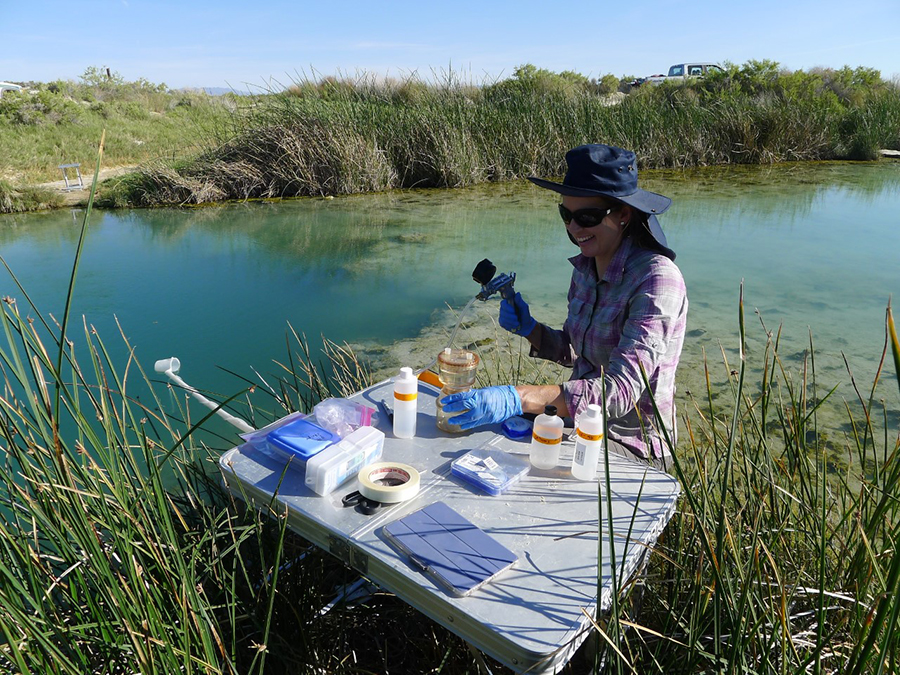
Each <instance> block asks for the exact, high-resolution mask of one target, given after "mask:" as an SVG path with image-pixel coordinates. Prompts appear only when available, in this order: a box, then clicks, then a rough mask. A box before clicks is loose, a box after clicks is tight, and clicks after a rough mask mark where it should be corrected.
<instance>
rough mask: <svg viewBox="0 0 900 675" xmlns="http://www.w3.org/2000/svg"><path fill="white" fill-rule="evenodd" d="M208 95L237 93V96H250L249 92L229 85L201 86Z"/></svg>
mask: <svg viewBox="0 0 900 675" xmlns="http://www.w3.org/2000/svg"><path fill="white" fill-rule="evenodd" d="M203 91H205V92H206V93H207V94H209V95H210V96H222V94H237V95H238V96H250V95H251V92H249V91H241V90H239V89H232V88H231V87H203Z"/></svg>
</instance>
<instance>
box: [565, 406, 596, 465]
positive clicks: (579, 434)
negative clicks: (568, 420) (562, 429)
mask: <svg viewBox="0 0 900 675" xmlns="http://www.w3.org/2000/svg"><path fill="white" fill-rule="evenodd" d="M602 449H603V408H601V407H600V406H599V405H596V404H594V403H592V404H590V405H589V406H588V407H587V410H585V411H584V412H583V413H582V414H581V415H580V416H579V417H578V427H577V428H576V430H575V455H574V456H573V457H572V475H573V476H574V477H575V478H577V479H578V480H594V479H595V478H596V477H597V462H598V461H599V460H600V451H601V450H602Z"/></svg>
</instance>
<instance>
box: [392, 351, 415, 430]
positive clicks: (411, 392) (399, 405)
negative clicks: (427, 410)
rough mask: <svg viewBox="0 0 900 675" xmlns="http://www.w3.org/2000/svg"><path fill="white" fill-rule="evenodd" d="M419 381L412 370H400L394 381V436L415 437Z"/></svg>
mask: <svg viewBox="0 0 900 675" xmlns="http://www.w3.org/2000/svg"><path fill="white" fill-rule="evenodd" d="M418 395H419V380H418V379H417V378H416V376H415V375H413V371H412V368H401V369H400V374H399V375H398V376H397V377H396V379H395V380H394V436H396V437H397V438H413V437H414V436H415V435H416V410H417V409H418V407H419V402H418V401H417V400H416V399H417V397H418Z"/></svg>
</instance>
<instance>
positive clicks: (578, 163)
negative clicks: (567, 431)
mask: <svg viewBox="0 0 900 675" xmlns="http://www.w3.org/2000/svg"><path fill="white" fill-rule="evenodd" d="M566 165H567V167H568V170H567V172H566V176H565V179H564V180H563V182H562V183H555V182H553V181H549V180H543V179H540V178H534V177H531V178H529V180H531V181H532V182H533V183H535V184H536V185H539V186H540V187H543V188H547V189H549V190H553V191H554V192H558V193H559V194H560V195H562V204H560V205H559V213H560V215H561V216H562V219H563V222H564V223H565V226H566V232H567V234H568V237H569V239H570V240H571V241H572V243H573V244H575V245H576V246H578V248H579V249H580V252H579V254H578V255H576V256H574V257H573V258H570V259H569V261H570V262H571V263H572V266H573V267H574V270H573V272H572V281H571V284H570V286H569V295H568V299H569V311H568V317H567V318H566V322H565V324H564V325H563V328H562V330H554V329H552V328H549V327H548V326H545V325H543V324H541V323H538V322H537V321H535V319H533V318H532V317H531V312H530V311H529V308H528V304H527V303H526V302H525V301H524V300H523V299H522V296H521V295H520V294H519V293H516V295H515V298H514V301H513V302H512V303H510V302H507V301H506V300H503V301H502V302H501V304H500V319H499V320H500V325H501V326H502V327H503V328H505V329H506V330H508V331H510V332H513V333H515V334H517V335H521V336H523V337H524V338H526V339H527V340H528V341H529V342H530V343H531V355H532V356H536V357H538V358H543V359H548V360H551V361H555V362H557V363H561V364H563V365H565V366H571V367H572V377H571V379H570V380H569V381H568V382H566V383H563V384H559V385H547V386H532V385H523V386H518V387H513V386H500V387H487V388H484V389H476V390H472V391H469V392H465V393H462V394H452V395H450V396H447V397H445V398H444V399H442V401H441V404H442V405H443V407H444V410H445V411H447V412H463V414H461V415H459V416H457V417H455V418H454V423H455V424H458V425H459V426H461V427H462V428H463V429H471V428H473V427H476V426H480V425H482V424H491V423H497V422H502V421H503V420H505V419H507V418H508V417H511V416H513V415H518V414H521V413H523V412H525V413H541V412H543V410H544V406H545V405H548V404H549V405H555V406H556V408H557V410H558V412H559V414H560V415H561V416H572V417H575V416H577V415H578V414H579V413H581V411H583V410H584V409H585V408H586V407H587V405H588V404H590V403H598V404H599V403H601V402H602V397H603V393H602V392H603V388H604V385H605V390H606V411H607V419H608V429H609V440H610V446H611V448H613V449H614V450H616V451H619V452H624V453H625V454H628V453H631V454H632V455H635V456H637V457H640V458H642V459H645V460H648V461H650V462H651V463H653V464H654V465H655V466H657V467H659V468H662V469H668V468H669V466H670V463H671V458H670V456H669V453H670V446H669V444H668V443H667V442H666V440H665V439H666V436H667V435H668V438H669V440H670V441H671V444H672V446H674V443H675V402H674V394H675V369H676V367H677V365H678V358H679V356H680V355H681V346H682V343H683V341H684V332H685V326H686V323H687V309H688V301H687V294H686V291H685V286H684V279H683V278H682V276H681V272H680V270H679V269H678V267H677V266H676V265H675V263H674V262H673V261H674V259H675V253H674V252H673V251H672V250H671V249H670V248H668V246H667V244H666V238H665V235H664V234H663V231H662V229H661V228H660V225H659V221H658V220H657V218H656V216H657V215H658V214H661V213H662V212H664V211H665V210H666V209H667V208H669V205H670V204H671V203H672V200H671V199H669V198H668V197H664V196H662V195H658V194H656V193H653V192H648V191H646V190H642V189H640V188H638V186H637V162H636V160H635V156H634V153H633V152H630V151H628V150H622V149H621V148H616V147H613V146H607V145H582V146H579V147H577V148H574V149H573V150H570V151H569V152H568V153H566ZM642 370H643V372H644V373H645V376H646V382H649V385H650V387H649V390H648V388H647V386H646V384H645V379H644V377H645V376H644V375H643V374H642ZM654 402H655V404H656V408H657V409H658V411H659V413H660V416H661V418H662V425H661V424H660V423H659V420H658V419H657V417H656V416H655V414H654V410H653V403H654ZM663 427H664V428H663Z"/></svg>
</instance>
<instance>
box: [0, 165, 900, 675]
mask: <svg viewBox="0 0 900 675" xmlns="http://www.w3.org/2000/svg"><path fill="white" fill-rule="evenodd" d="M95 182H96V181H95ZM89 216H90V212H89V211H88V212H87V213H86V215H85V219H84V223H83V226H82V228H83V233H82V234H83V235H84V232H86V228H87V227H88V221H89ZM82 238H83V236H82ZM76 272H77V259H76V261H75V263H74V264H73V274H72V283H71V284H70V289H69V297H70V298H71V296H72V293H73V292H74V291H73V289H74V288H75V278H76ZM18 293H19V294H20V295H21V296H22V297H24V298H25V304H26V305H27V308H26V311H24V312H23V311H20V309H19V303H18V302H17V301H16V300H13V299H12V298H5V299H4V306H3V311H2V313H0V326H2V331H3V340H2V341H0V374H2V378H3V393H2V395H0V422H2V424H0V438H2V440H0V444H2V452H3V455H2V459H0V631H2V637H0V670H3V671H8V672H22V673H32V672H33V673H85V672H148V673H149V672H161V673H162V672H164V673H171V672H204V673H231V672H240V673H244V672H247V673H255V672H275V673H281V672H355V673H358V672H390V671H393V672H430V671H434V670H437V671H439V672H443V673H463V672H472V671H473V670H474V668H475V660H474V657H473V656H472V655H471V653H470V652H469V651H468V650H467V649H466V647H465V645H464V643H463V642H462V641H461V640H460V639H459V638H456V637H455V636H453V635H452V634H450V633H449V632H448V631H446V630H445V629H443V628H441V627H440V626H437V625H436V624H434V623H432V622H430V621H428V620H425V619H424V618H423V617H422V616H421V615H419V614H418V613H417V612H416V611H415V610H413V609H412V608H410V607H408V606H406V605H405V604H404V603H402V602H401V601H399V600H398V599H397V598H395V597H393V596H391V595H390V594H384V593H380V594H376V595H375V596H374V597H372V598H370V599H368V600H366V601H365V602H364V603H363V604H362V605H360V606H355V607H354V606H348V605H346V604H338V605H337V606H336V607H335V608H334V609H332V610H331V611H329V612H327V613H324V614H323V613H322V608H323V607H324V606H325V605H326V604H327V603H328V602H329V600H330V599H331V598H332V597H333V595H334V593H335V592H336V591H338V590H340V589H341V588H343V587H344V586H346V585H347V584H348V583H350V582H351V581H352V580H353V578H354V576H355V575H354V573H353V572H352V571H350V570H348V569H347V568H345V567H344V566H343V565H341V564H340V563H338V562H336V561H335V560H334V559H332V558H330V557H329V556H328V554H326V553H324V552H321V551H318V550H317V549H315V547H312V546H310V545H309V544H307V543H306V542H304V541H303V540H301V539H300V538H299V537H296V536H294V535H291V534H290V533H289V532H288V531H287V529H286V523H287V521H286V518H285V514H284V513H283V511H282V509H281V507H279V506H278V504H277V502H276V501H275V500H271V501H268V502H264V503H260V502H257V501H255V500H254V499H252V498H250V497H249V496H248V495H243V499H242V500H237V501H236V500H233V499H232V498H231V497H230V496H229V494H228V493H227V492H225V491H224V490H223V488H222V486H221V485H220V484H219V481H218V478H217V476H216V471H215V462H217V461H218V457H219V452H218V451H216V450H215V449H213V448H209V447H207V446H205V445H203V444H202V443H200V442H199V441H198V440H196V436H197V432H198V431H199V430H200V429H202V428H204V427H205V426H206V423H207V420H208V419H209V417H210V416H211V415H212V413H207V414H206V416H205V417H203V418H201V419H199V420H192V419H191V415H190V411H189V409H188V408H187V404H186V399H185V396H184V393H183V392H179V391H177V390H171V393H170V394H169V395H167V398H166V400H165V401H163V400H161V399H160V397H159V395H158V390H159V389H160V387H161V386H162V385H160V383H158V382H153V381H152V380H151V379H150V377H148V375H147V374H146V373H145V372H144V370H143V369H142V368H141V365H140V363H139V362H138V361H137V360H136V359H135V358H134V355H133V350H132V349H131V346H130V345H128V343H127V339H126V338H124V335H123V337H122V338H121V339H123V340H126V346H127V347H128V353H129V356H128V358H127V359H126V362H125V363H124V364H114V363H113V362H112V359H111V358H110V357H109V353H108V351H107V348H106V345H105V343H104V341H103V339H102V338H101V336H99V335H97V334H96V332H95V331H94V330H93V329H92V327H91V326H90V325H89V324H88V323H87V322H86V321H85V322H83V325H82V329H81V330H80V331H78V332H79V333H80V335H78V337H76V336H74V335H71V334H70V329H69V325H70V324H69V318H68V317H69V313H68V309H66V311H65V313H64V315H63V323H62V325H58V324H57V323H56V322H55V321H53V320H51V319H49V318H48V319H45V318H44V315H43V314H42V313H41V312H40V309H39V308H37V307H35V306H33V305H32V304H31V302H30V300H29V299H28V296H27V293H26V291H25V289H22V288H19V289H18ZM67 304H68V303H67ZM737 319H738V321H737V323H738V331H739V340H740V344H741V345H743V344H744V343H745V340H746V336H747V334H748V333H749V332H751V331H752V330H754V329H753V328H750V327H748V326H747V325H746V324H745V321H744V312H743V305H742V303H739V305H738V317H737ZM63 326H65V330H63ZM756 330H761V331H762V332H763V334H764V335H765V336H766V340H767V346H766V349H765V350H763V351H761V352H759V356H757V357H755V358H759V359H761V361H762V363H761V364H759V365H761V366H762V367H761V368H760V369H759V370H761V373H762V374H761V379H760V381H759V382H750V381H749V378H748V377H747V373H749V372H755V370H754V369H751V368H749V367H748V362H749V359H751V358H753V356H752V354H748V353H747V352H746V351H745V350H743V349H741V351H740V355H739V362H738V363H729V362H728V360H727V359H726V358H725V357H724V352H723V358H722V362H721V363H717V364H711V363H709V362H707V363H706V365H705V369H706V381H707V391H706V392H704V393H703V394H700V393H699V392H698V394H697V395H696V396H692V395H690V396H689V399H688V400H689V403H690V405H688V406H686V409H684V410H682V419H681V424H680V427H681V438H680V440H679V442H678V444H677V447H676V448H675V453H674V457H675V466H674V469H673V473H674V474H675V475H676V476H677V477H678V479H679V481H680V482H681V485H682V487H683V491H684V492H683V497H682V500H681V504H680V507H679V509H678V511H677V512H676V514H675V516H674V517H673V519H672V521H671V522H670V523H669V525H668V527H667V528H666V530H665V531H664V533H663V534H662V536H661V538H660V540H659V542H658V544H657V547H656V549H655V552H654V554H653V556H652V557H651V561H650V573H649V576H648V580H647V585H646V588H645V589H644V592H643V601H642V603H635V602H630V601H629V598H627V597H625V598H622V599H621V601H620V600H619V599H618V598H616V600H615V602H614V604H613V612H612V615H611V616H610V617H607V618H605V619H601V621H599V622H598V624H597V625H598V627H599V628H600V629H602V630H603V634H604V635H605V636H606V638H608V641H605V640H604V641H603V642H602V643H601V644H607V645H610V646H609V654H608V656H607V660H608V661H609V662H610V665H611V666H612V667H614V668H615V670H616V671H617V672H648V671H649V672H666V673H671V672H683V673H693V672H722V673H726V672H728V673H730V672H753V673H797V674H799V673H807V672H821V673H826V672H848V673H886V672H893V671H895V670H896V669H897V665H898V664H897V660H898V657H900V654H898V646H900V639H898V628H900V601H898V598H900V556H897V555H895V545H896V541H897V540H898V538H900V499H898V497H900V493H898V491H900V487H898V486H900V461H898V451H900V440H898V430H897V427H896V425H897V411H896V410H889V409H888V408H887V407H886V405H885V404H884V403H882V402H880V399H879V397H878V385H879V384H882V383H881V376H882V371H881V369H879V373H878V375H877V376H876V378H875V381H874V382H873V383H872V385H871V388H869V389H868V390H866V391H863V390H860V388H859V387H858V386H857V383H856V382H855V379H853V375H852V373H850V372H848V377H850V378H851V381H852V382H853V384H854V387H855V391H856V392H857V394H858V400H857V401H855V402H849V401H848V402H847V406H846V407H847V422H848V426H847V431H846V432H845V433H844V434H843V436H844V439H845V441H844V445H845V447H844V448H842V449H841V450H842V451H845V452H846V453H847V454H848V456H850V458H851V462H850V465H849V468H847V469H846V470H840V471H835V470H833V469H832V468H831V467H833V466H834V465H833V464H832V463H830V462H829V453H832V452H835V450H834V446H833V445H832V444H830V443H829V444H825V443H824V442H823V437H824V435H825V433H824V430H822V429H821V428H820V425H819V421H818V417H817V411H818V409H819V407H820V406H821V405H822V403H823V401H825V400H826V399H827V398H828V397H829V396H831V395H832V394H831V392H833V391H834V390H833V389H832V386H833V383H821V382H819V381H818V375H817V373H816V367H815V345H814V343H813V340H812V338H810V349H809V356H808V358H807V360H806V362H805V363H804V364H803V365H802V367H801V369H800V372H792V371H791V370H789V369H788V368H787V367H786V366H785V364H784V362H783V361H782V359H781V358H780V355H779V341H780V330H776V331H770V330H769V329H768V328H767V327H766V326H764V325H761V326H760V327H759V328H758V329H756ZM886 334H887V340H886V343H885V358H887V353H888V350H890V353H891V356H892V358H893V365H894V367H895V370H896V378H897V381H898V383H900V341H898V338H897V333H896V327H895V325H894V321H893V316H892V312H891V309H890V307H888V311H887V315H886ZM521 344H522V342H521V340H519V339H517V338H515V339H510V340H508V341H507V342H506V343H504V342H502V341H492V342H490V343H489V345H494V347H493V349H492V348H489V347H486V348H485V349H484V350H483V351H482V358H483V360H484V362H485V367H484V369H483V371H484V377H485V382H484V383H487V381H493V382H495V383H500V382H501V381H503V380H506V381H520V382H527V381H533V382H545V381H547V380H548V379H553V378H554V377H556V376H558V374H557V373H556V372H555V371H543V370H539V369H536V370H531V371H525V372H524V373H523V370H522V368H521V364H522V352H521ZM279 371H280V374H279V375H278V376H277V377H274V378H273V377H271V376H270V377H269V378H268V379H267V380H263V384H262V385H259V384H257V385H256V386H255V387H248V388H253V389H255V392H254V393H253V394H252V395H251V394H250V392H249V391H247V392H241V393H240V394H238V395H236V396H234V397H232V398H231V399H230V400H228V401H226V402H225V403H226V404H227V405H229V406H233V405H237V404H238V402H239V401H245V403H244V404H243V406H244V407H242V409H241V412H242V413H244V414H246V416H247V417H248V419H251V420H253V421H254V423H255V424H256V425H257V426H260V422H262V421H264V420H266V419H267V418H268V416H269V415H280V414H281V412H280V411H283V410H290V409H304V410H308V409H309V408H310V407H311V406H312V405H314V404H315V403H316V402H317V401H318V400H319V399H320V398H322V397H324V396H329V395H346V394H349V393H350V392H353V391H356V390H358V389H360V388H362V387H364V386H366V385H367V384H369V383H370V382H371V377H372V376H371V374H370V372H369V370H368V368H367V366H366V364H365V362H364V361H362V360H361V359H360V358H358V357H357V356H356V355H355V354H354V353H353V350H352V349H351V348H349V347H348V346H347V345H337V344H334V343H328V342H326V348H325V352H324V354H323V355H319V354H314V353H312V352H311V351H310V349H309V346H308V343H307V341H306V340H305V338H303V336H302V334H298V333H296V332H294V331H293V329H292V330H291V332H290V334H289V336H288V343H287V357H286V358H285V359H284V360H283V362H282V363H281V364H279ZM886 377H889V375H886ZM517 378H518V379H517ZM260 379H262V378H260ZM247 384H248V385H250V384H251V383H250V382H248V383H247ZM148 392H149V394H148ZM264 392H265V393H264ZM720 392H723V393H724V395H723V396H716V394H718V393H720ZM726 399H728V400H729V401H730V402H729V403H728V404H727V405H720V404H718V403H716V401H718V400H726ZM260 400H266V401H268V402H269V404H271V405H269V404H267V406H268V407H271V408H272V411H267V410H265V409H264V408H265V407H267V406H263V405H261V404H260V403H259V401H260ZM273 402H274V403H273ZM173 403H174V404H175V407H174V410H173V409H172V405H173ZM682 407H685V406H682ZM166 409H169V410H171V411H172V412H168V413H167V412H163V411H164V410H166ZM646 422H647V423H648V424H650V423H653V421H652V420H647V421H646ZM657 423H658V420H657ZM828 431H829V432H830V433H829V434H828V436H829V438H830V439H832V440H833V439H834V438H835V437H836V436H838V435H840V430H828ZM234 440H236V439H234ZM237 489H238V491H240V488H239V487H238V488H237ZM607 494H609V490H607ZM600 513H601V514H602V513H604V509H603V508H602V504H601V509H600ZM618 534H619V535H622V536H628V534H627V533H618ZM598 547H600V548H599V549H598V552H599V554H600V555H603V554H604V544H603V542H601V541H598ZM617 574H618V568H617ZM622 581H624V580H623V579H620V583H621V582H622ZM631 588H633V587H631ZM639 607H640V610H639V611H638V608H639ZM398 636H399V637H398ZM401 641H402V642H401ZM496 670H497V671H499V670H500V669H499V667H498V668H497V669H496ZM569 670H570V672H571V671H573V670H574V667H572V668H571V669H569Z"/></svg>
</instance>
